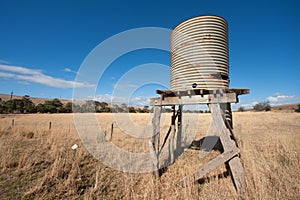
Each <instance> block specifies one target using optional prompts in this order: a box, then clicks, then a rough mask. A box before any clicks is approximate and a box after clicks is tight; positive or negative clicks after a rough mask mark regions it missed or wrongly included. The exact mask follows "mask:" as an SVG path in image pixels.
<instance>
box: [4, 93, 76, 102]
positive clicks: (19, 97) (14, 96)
mask: <svg viewBox="0 0 300 200" xmlns="http://www.w3.org/2000/svg"><path fill="white" fill-rule="evenodd" d="M0 98H1V99H2V100H3V101H7V100H9V99H10V94H0ZM12 98H13V99H22V98H23V96H16V95H13V97H12ZM30 99H31V101H32V102H33V103H34V104H35V105H38V104H39V103H45V101H47V100H52V99H49V98H36V97H30ZM59 100H60V101H61V102H62V103H63V104H64V105H65V104H67V103H68V102H72V100H68V99H59Z"/></svg>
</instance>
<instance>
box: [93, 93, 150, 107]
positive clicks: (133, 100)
mask: <svg viewBox="0 0 300 200" xmlns="http://www.w3.org/2000/svg"><path fill="white" fill-rule="evenodd" d="M149 98H150V97H147V96H131V97H126V96H124V97H122V96H112V95H110V94H99V95H96V96H95V97H94V98H93V100H95V101H100V102H107V103H112V104H122V103H125V104H127V105H128V106H138V107H143V106H146V105H149Z"/></svg>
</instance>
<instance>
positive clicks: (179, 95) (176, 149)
mask: <svg viewBox="0 0 300 200" xmlns="http://www.w3.org/2000/svg"><path fill="white" fill-rule="evenodd" d="M156 93H157V94H160V97H159V98H151V99H150V105H152V106H153V109H154V110H153V112H154V113H153V120H152V124H153V136H152V138H151V141H150V142H149V146H150V152H151V155H152V156H151V157H152V162H153V167H154V175H155V176H156V177H159V176H160V175H161V170H159V169H160V163H159V156H160V153H161V152H162V150H163V148H164V147H165V144H166V141H167V140H169V152H170V158H169V160H170V163H173V162H175V160H174V153H176V155H180V154H181V153H182V152H183V151H184V149H183V147H182V146H181V136H182V108H183V105H193V104H207V105H208V107H209V110H210V112H211V115H212V119H213V122H214V125H215V127H216V128H217V130H218V132H219V133H220V136H219V137H220V142H221V144H222V146H223V150H224V152H223V153H221V154H220V155H219V156H217V157H216V158H214V159H212V160H211V161H209V162H208V163H206V164H205V165H204V166H202V167H201V168H200V169H199V170H197V171H196V172H194V174H193V175H192V176H191V177H185V178H184V179H182V180H181V182H180V184H181V185H186V184H187V182H189V181H194V182H195V181H197V180H199V179H201V178H203V177H204V176H205V175H207V174H208V173H209V172H211V171H213V170H215V169H216V168H217V167H218V166H220V165H222V164H226V165H227V167H228V168H229V169H228V170H230V174H231V177H232V180H233V183H234V185H235V187H236V190H237V192H238V193H239V194H240V195H242V193H243V191H244V189H245V184H246V182H245V175H244V169H243V165H242V163H241V160H240V157H239V153H240V150H239V148H238V144H237V142H236V139H235V137H234V134H233V126H232V116H231V104H230V103H237V102H238V96H239V95H242V94H248V93H249V89H221V90H220V89H219V90H208V89H193V90H187V91H171V90H157V91H156ZM163 106H172V112H173V115H172V119H171V126H170V128H169V131H168V132H167V134H166V135H165V138H164V141H163V142H162V144H161V145H160V141H159V140H160V117H161V112H162V107H163ZM175 106H178V111H177V112H176V110H175V108H176V107H175ZM176 120H177V130H176V127H175V125H176ZM175 136H176V137H175ZM175 138H176V141H174V139H175ZM170 144H171V145H170Z"/></svg>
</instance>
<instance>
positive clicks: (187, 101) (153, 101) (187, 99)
mask: <svg viewBox="0 0 300 200" xmlns="http://www.w3.org/2000/svg"><path fill="white" fill-rule="evenodd" d="M156 93H157V94H160V95H161V96H160V97H158V98H150V105H152V106H172V105H192V104H209V103H237V102H239V99H238V96H239V95H243V94H249V93H250V90H249V89H215V90H209V89H192V90H185V91H172V90H156Z"/></svg>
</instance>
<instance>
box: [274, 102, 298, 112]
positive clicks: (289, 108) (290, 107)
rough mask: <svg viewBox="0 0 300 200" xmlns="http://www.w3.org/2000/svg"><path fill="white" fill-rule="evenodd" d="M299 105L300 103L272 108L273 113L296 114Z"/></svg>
mask: <svg viewBox="0 0 300 200" xmlns="http://www.w3.org/2000/svg"><path fill="white" fill-rule="evenodd" d="M298 104H300V103H294V104H284V105H278V106H272V110H273V111H292V112H294V110H295V109H297V108H298Z"/></svg>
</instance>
